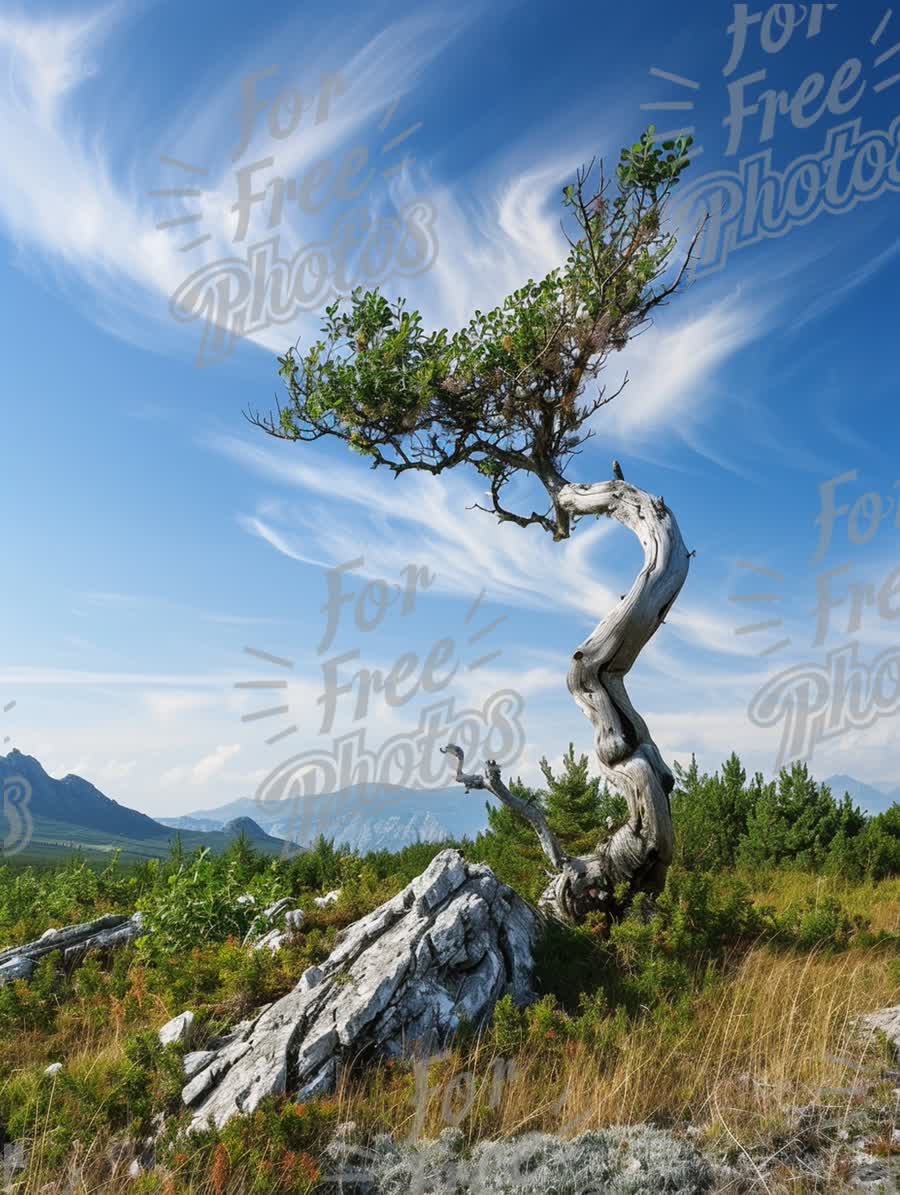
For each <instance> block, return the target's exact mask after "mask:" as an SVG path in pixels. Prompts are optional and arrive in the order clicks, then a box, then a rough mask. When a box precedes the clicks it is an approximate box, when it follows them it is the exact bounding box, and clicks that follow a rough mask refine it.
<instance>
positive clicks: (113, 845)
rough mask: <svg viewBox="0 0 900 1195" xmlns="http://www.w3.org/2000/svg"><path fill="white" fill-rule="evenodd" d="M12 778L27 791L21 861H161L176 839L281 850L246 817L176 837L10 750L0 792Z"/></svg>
mask: <svg viewBox="0 0 900 1195" xmlns="http://www.w3.org/2000/svg"><path fill="white" fill-rule="evenodd" d="M14 776H23V777H24V778H25V779H26V780H27V781H28V784H29V786H30V789H31V792H30V796H29V799H28V803H27V811H28V813H29V815H30V818H31V823H32V825H31V837H30V840H29V843H28V845H27V847H26V848H25V849H24V850H21V851H18V850H17V851H16V854H15V857H16V858H17V859H18V860H21V861H25V862H27V861H28V860H29V859H32V858H36V857H41V858H47V859H59V858H64V857H65V856H66V855H68V854H71V853H72V851H73V850H80V851H82V852H83V853H84V854H85V855H86V856H89V857H100V858H103V857H104V856H107V855H109V853H110V852H111V851H114V850H120V851H121V852H122V856H123V858H136V859H153V858H162V857H164V856H166V855H167V854H168V853H169V847H170V845H171V844H172V843H173V842H174V841H175V840H176V839H177V838H180V839H181V843H182V845H183V847H184V848H185V850H188V851H192V850H194V849H196V848H197V847H209V849H210V850H212V851H216V852H218V851H223V850H225V849H226V848H227V847H228V846H229V844H230V843H232V842H233V841H234V840H235V839H236V838H239V837H241V835H243V836H244V837H245V838H247V839H248V841H250V842H252V845H253V846H254V848H255V849H257V850H261V851H266V852H268V853H270V854H280V853H281V852H282V851H283V850H284V849H285V847H286V845H287V844H286V843H285V842H284V841H283V840H282V839H280V838H276V837H274V836H272V835H271V834H268V833H267V832H266V831H265V830H264V829H263V828H262V827H261V826H260V825H259V824H258V823H257V822H256V821H255V820H254V819H252V818H251V817H246V816H245V817H238V818H236V819H232V820H230V821H228V822H227V823H219V822H209V823H207V824H206V825H204V826H203V827H202V828H198V827H194V826H189V827H185V828H183V829H179V830H178V832H177V833H176V832H174V831H173V829H172V827H170V826H166V825H163V824H162V823H161V822H158V821H155V820H154V819H153V818H152V817H148V816H147V815H146V814H145V813H139V812H138V811H137V810H136V809H129V808H128V807H127V806H126V805H120V804H119V802H118V801H114V800H113V799H112V798H111V797H107V796H104V794H103V793H102V792H100V790H99V789H97V788H95V787H94V785H93V784H91V783H90V782H89V781H87V780H84V779H82V777H81V776H73V775H71V774H70V775H68V776H64V777H63V778H62V780H56V779H54V777H52V776H49V775H48V774H47V772H46V771H45V770H44V768H43V767H42V765H41V764H40V763H39V761H38V760H36V759H35V758H34V756H32V755H24V754H23V753H22V752H21V751H16V750H13V751H10V753H9V755H0V787H2V785H3V783H4V781H6V780H7V779H9V778H11V777H14ZM188 820H190V819H188Z"/></svg>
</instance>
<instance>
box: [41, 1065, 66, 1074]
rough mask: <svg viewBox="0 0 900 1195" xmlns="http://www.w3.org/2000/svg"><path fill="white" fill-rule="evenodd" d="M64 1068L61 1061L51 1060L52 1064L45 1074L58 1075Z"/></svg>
mask: <svg viewBox="0 0 900 1195" xmlns="http://www.w3.org/2000/svg"><path fill="white" fill-rule="evenodd" d="M62 1068H63V1064H62V1063H61V1062H51V1063H50V1065H49V1066H48V1067H47V1069H46V1070H45V1071H44V1074H45V1075H58V1074H59V1072H60V1071H61V1070H62Z"/></svg>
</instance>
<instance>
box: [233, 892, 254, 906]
mask: <svg viewBox="0 0 900 1195" xmlns="http://www.w3.org/2000/svg"><path fill="white" fill-rule="evenodd" d="M234 903H235V904H236V905H255V904H256V897H255V896H253V895H251V893H249V892H245V893H244V895H243V896H239V897H238V898H237V900H236V901H235V902H234Z"/></svg>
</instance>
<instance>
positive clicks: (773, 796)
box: [738, 763, 865, 870]
mask: <svg viewBox="0 0 900 1195" xmlns="http://www.w3.org/2000/svg"><path fill="white" fill-rule="evenodd" d="M864 826H865V818H864V816H863V814H861V813H860V811H859V810H858V809H857V808H856V807H855V806H854V805H853V802H852V801H851V800H850V798H849V796H847V795H846V794H845V796H844V797H843V799H842V800H840V801H836V800H835V799H834V797H833V796H832V794H831V790H830V789H829V788H828V786H827V785H825V784H817V783H816V781H815V780H814V779H813V777H812V776H810V774H809V770H808V768H807V766H806V764H805V763H802V764H801V763H795V764H793V765H792V767H791V769H790V771H788V769H787V768H782V770H781V772H780V773H779V775H778V779H777V781H773V782H772V783H771V784H768V785H760V787H759V789H758V792H757V795H756V799H755V800H754V802H753V806H752V808H751V810H750V811H749V813H748V817H747V833H746V837H745V838H744V840H743V841H742V842H741V844H740V850H739V852H738V859H739V861H740V862H742V863H745V864H747V865H749V866H755V867H779V866H781V865H783V864H786V863H790V864H792V865H794V866H796V867H800V868H809V869H813V870H815V869H818V868H821V867H822V866H823V865H824V864H825V863H826V862H827V861H828V859H829V852H830V851H831V848H832V846H833V845H834V844H835V843H836V841H839V842H840V843H842V844H846V843H847V842H848V841H849V840H852V839H854V838H855V837H856V836H857V835H858V834H860V832H861V831H862V830H863V828H864ZM836 849H837V848H836ZM833 859H834V855H832V860H833Z"/></svg>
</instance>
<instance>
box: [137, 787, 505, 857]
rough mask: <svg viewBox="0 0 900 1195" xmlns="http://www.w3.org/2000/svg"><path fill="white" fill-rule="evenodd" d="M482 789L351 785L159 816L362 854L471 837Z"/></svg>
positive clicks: (483, 817) (181, 825) (477, 827)
mask: <svg viewBox="0 0 900 1195" xmlns="http://www.w3.org/2000/svg"><path fill="white" fill-rule="evenodd" d="M486 797H487V794H486V793H484V792H482V791H475V792H471V793H466V792H465V791H464V790H463V788H462V786H461V785H458V786H455V787H454V788H441V789H416V788H405V787H403V786H402V785H397V784H356V785H352V786H350V787H348V788H344V789H340V790H339V791H338V792H336V793H328V794H326V795H324V796H319V797H300V798H298V799H297V800H289V801H272V802H260V803H257V802H256V801H254V800H252V799H250V798H242V799H240V800H237V801H231V802H229V804H227V805H222V806H220V807H219V808H217V809H203V810H198V811H196V812H195V813H190V814H187V815H186V816H181V817H174V818H160V819H159V820H160V821H161V822H162V823H163V824H164V825H166V826H171V827H174V828H178V829H185V830H189V829H194V828H199V827H200V826H201V825H202V826H203V828H204V829H207V828H209V829H211V828H213V827H215V828H217V829H218V828H221V827H222V826H224V825H225V823H226V822H227V821H228V820H229V819H231V818H235V817H250V818H252V819H253V820H254V821H256V822H258V823H259V825H261V826H262V827H263V828H264V829H265V830H266V831H267V832H268V833H269V834H273V835H275V836H276V837H278V838H283V839H287V840H288V841H291V842H296V843H299V844H302V845H304V846H308V845H309V844H310V843H312V842H314V841H315V840H316V839H317V838H318V836H319V835H320V834H324V835H325V837H326V838H333V839H334V840H335V842H336V843H339V844H340V843H344V844H347V845H349V846H350V847H351V848H352V849H354V850H357V851H360V852H364V851H374V850H398V849H399V848H400V847H403V846H408V845H410V844H411V843H414V842H442V841H444V840H446V839H448V838H455V839H459V838H463V837H466V836H468V837H469V838H475V837H476V835H477V834H478V833H479V832H480V831H481V830H483V829H485V827H486V826H487V812H486V811H485V800H486Z"/></svg>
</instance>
